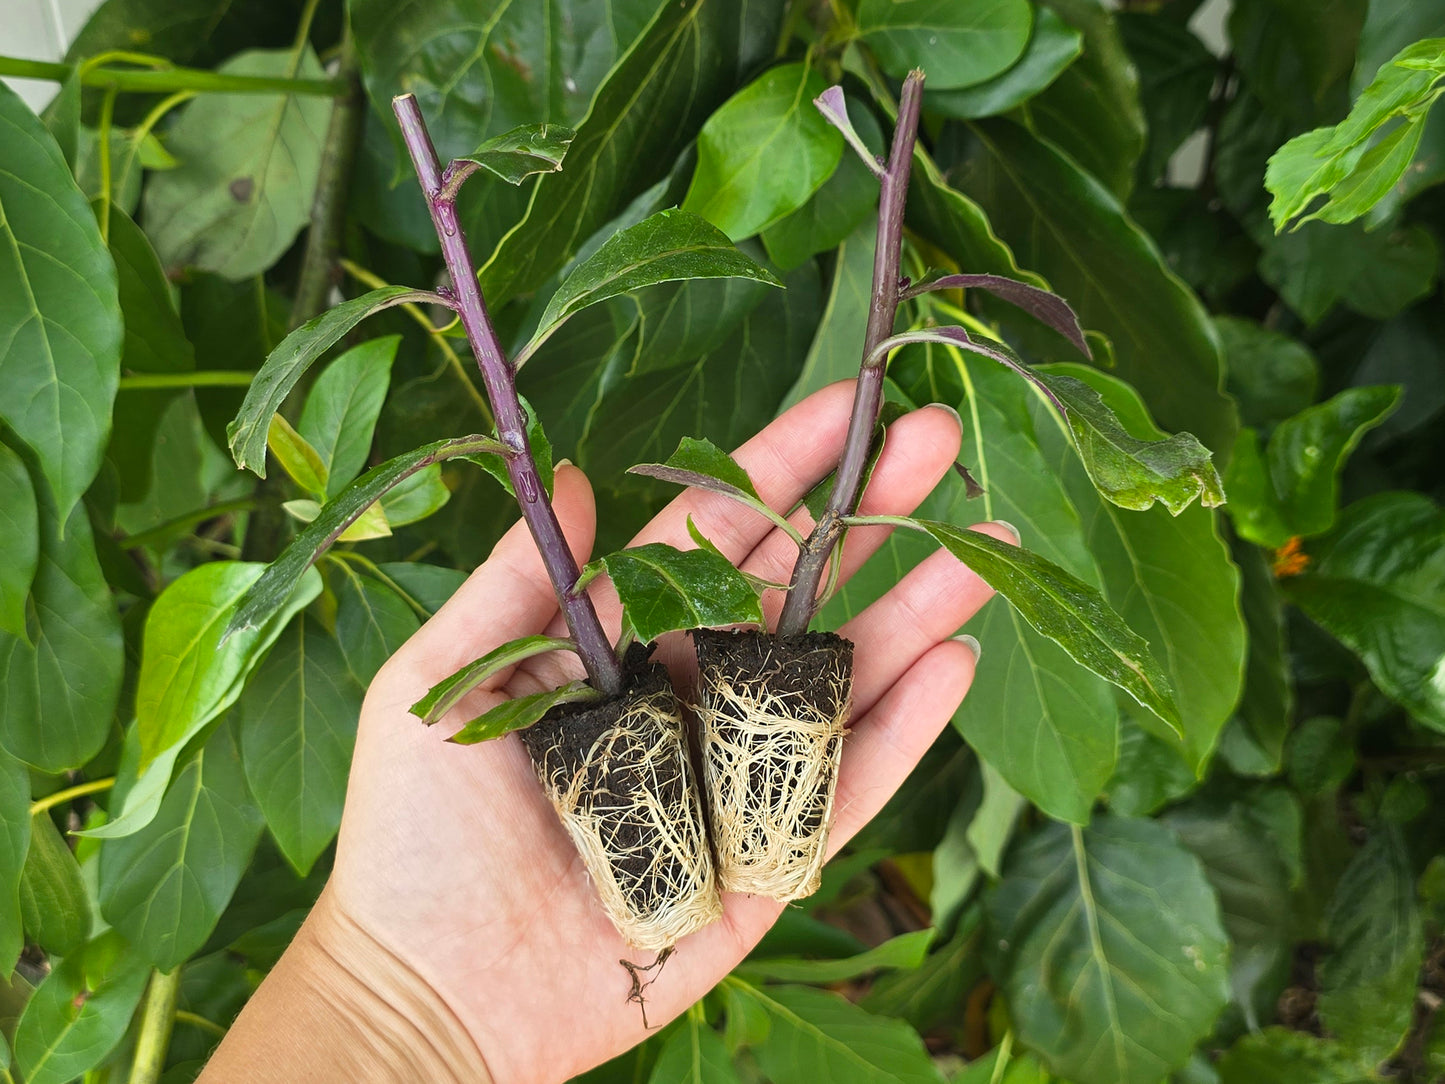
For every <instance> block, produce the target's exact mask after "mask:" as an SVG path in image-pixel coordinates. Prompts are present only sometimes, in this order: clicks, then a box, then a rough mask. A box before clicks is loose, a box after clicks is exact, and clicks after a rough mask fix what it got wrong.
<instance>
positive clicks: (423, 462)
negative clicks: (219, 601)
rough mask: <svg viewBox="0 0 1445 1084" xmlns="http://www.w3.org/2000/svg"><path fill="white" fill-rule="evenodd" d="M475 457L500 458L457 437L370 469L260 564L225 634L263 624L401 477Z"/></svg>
mask: <svg viewBox="0 0 1445 1084" xmlns="http://www.w3.org/2000/svg"><path fill="white" fill-rule="evenodd" d="M481 454H496V455H501V454H504V450H503V448H502V445H501V444H499V443H497V442H496V441H495V440H493V439H492V438H490V437H475V436H474V437H460V438H458V439H456V440H438V441H433V442H432V443H431V444H423V445H422V446H421V447H420V448H416V449H413V450H412V451H410V452H406V453H404V454H402V455H399V456H396V457H395V458H393V459H388V460H387V461H386V462H385V463H382V464H380V465H378V466H375V467H372V468H371V470H369V471H367V472H366V473H365V474H363V475H362V476H361V477H360V478H358V479H357V480H356V481H354V482H352V483H351V484H350V485H349V486H347V487H346V488H345V489H343V490H342V491H341V492H340V493H338V494H337V495H336V496H335V497H334V498H333V499H332V500H330V501H328V502H327V503H326V504H325V505H324V506H323V507H322V509H321V512H320V514H319V515H318V516H317V517H316V518H315V519H314V520H312V521H311V522H310V523H309V524H307V526H306V529H305V530H303V531H302V532H301V533H300V534H298V535H297V536H296V537H295V538H294V539H293V540H292V542H291V544H290V545H289V546H287V547H286V549H285V550H284V551H283V552H282V554H281V556H280V557H278V558H276V560H274V561H272V562H271V563H270V564H269V565H267V566H266V571H265V572H264V573H263V574H262V575H261V577H260V578H259V579H257V580H255V582H254V584H253V585H252V586H251V588H250V590H249V591H247V592H246V595H245V598H244V599H243V600H242V602H241V604H240V605H239V606H238V607H237V608H236V612H235V614H234V615H233V616H232V617H231V620H230V624H228V625H227V626H226V635H227V636H230V635H231V634H232V633H235V632H240V631H241V630H243V629H250V628H255V627H256V626H257V625H260V624H262V623H263V622H265V621H267V620H268V619H269V618H270V617H271V616H272V615H273V614H274V613H276V611H277V610H278V609H279V608H280V607H281V606H282V605H283V604H284V603H285V601H286V599H287V598H289V597H290V596H291V592H292V590H293V589H294V588H295V586H296V584H297V582H298V581H299V580H300V579H301V577H302V576H303V575H304V574H305V573H306V570H307V569H309V568H310V567H311V566H312V565H313V564H314V563H315V562H316V559H317V558H318V557H320V556H321V555H322V554H323V553H325V552H326V550H328V549H329V548H330V547H331V544H332V543H333V542H334V541H336V539H337V538H338V537H339V536H340V535H341V533H342V532H343V531H345V530H346V528H347V527H349V526H351V524H352V523H354V522H356V520H357V519H359V518H360V517H361V515H362V514H363V513H364V512H365V511H366V510H367V509H368V508H370V507H371V505H372V503H373V502H374V501H376V500H377V499H378V498H380V497H381V496H382V494H384V493H386V492H387V491H388V490H390V489H391V488H392V487H393V486H395V485H397V483H399V482H401V481H402V480H403V479H405V478H407V477H409V476H411V475H413V474H415V473H416V472H417V471H419V470H422V469H424V468H425V467H428V466H430V465H431V464H433V463H438V462H441V461H443V460H446V459H455V458H457V457H458V456H473V455H481Z"/></svg>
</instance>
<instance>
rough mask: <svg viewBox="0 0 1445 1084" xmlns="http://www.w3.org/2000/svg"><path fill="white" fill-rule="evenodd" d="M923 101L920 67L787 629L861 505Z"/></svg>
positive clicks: (884, 192)
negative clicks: (830, 463) (854, 363)
mask: <svg viewBox="0 0 1445 1084" xmlns="http://www.w3.org/2000/svg"><path fill="white" fill-rule="evenodd" d="M922 100H923V73H922V72H921V71H916V70H915V71H913V72H911V73H909V76H908V78H907V79H905V80H904V81H903V91H902V93H901V95H900V97H899V101H898V125H897V127H896V128H894V130H893V146H892V148H891V149H890V150H889V153H888V167H887V168H886V169H885V170H884V171H883V177H882V183H881V185H880V193H879V197H878V233H877V239H878V240H877V246H876V248H875V250H874V253H873V300H872V304H871V305H870V307H869V310H868V329H867V332H866V333H865V335H864V338H863V365H862V368H861V369H860V371H859V373H858V385H857V387H856V389H855V390H854V393H853V415H852V417H851V418H850V419H849V421H848V436H847V438H846V439H845V441H844V444H843V455H842V458H841V459H840V460H839V461H838V473H837V476H836V478H835V479H834V482H833V491H832V493H831V494H829V496H828V505H827V507H826V508H825V509H824V510H823V514H822V515H821V516H820V517H819V518H818V522H817V524H816V525H815V526H814V527H813V531H812V533H811V534H810V535H809V536H808V541H807V543H806V544H805V545H804V547H803V552H802V553H800V554H799V555H798V560H797V563H796V564H795V565H794V566H793V578H792V582H791V584H790V585H789V588H788V597H787V600H786V601H785V602H784V603H783V612H782V615H781V616H780V617H779V618H778V629H777V632H778V635H779V636H798V635H801V634H802V633H803V632H806V631H807V628H808V623H809V622H810V621H812V619H813V614H814V612H815V611H816V610H817V606H818V585H819V583H820V582H821V581H822V578H823V570H824V568H825V566H826V565H827V563H828V555H829V554H830V553H832V552H833V547H834V545H835V544H836V543H837V541H838V539H839V538H840V537H841V535H842V533H843V530H844V525H843V523H842V518H843V517H844V516H847V515H851V514H852V513H853V511H854V510H855V509H856V508H857V507H858V499H859V496H860V491H861V489H862V485H863V475H864V473H865V472H866V470H867V468H868V453H869V451H870V449H871V447H872V444H873V430H874V428H875V427H876V426H877V424H878V412H879V411H880V410H881V409H882V406H883V375H884V371H885V368H886V358H885V359H881V360H874V359H873V354H874V352H875V351H876V350H877V349H878V344H879V343H881V342H883V340H885V339H886V338H888V336H889V335H891V334H892V333H893V321H894V317H895V315H896V313H897V311H898V282H899V279H898V265H899V260H900V259H901V256H902V252H903V210H904V206H905V204H906V203H907V202H908V175H909V172H910V170H911V168H912V165H913V145H914V142H915V141H916V139H917V136H918V112H919V108H920V105H921V103H922Z"/></svg>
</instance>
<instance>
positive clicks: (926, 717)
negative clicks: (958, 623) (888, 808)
mask: <svg viewBox="0 0 1445 1084" xmlns="http://www.w3.org/2000/svg"><path fill="white" fill-rule="evenodd" d="M977 662H978V660H977V658H975V656H974V654H973V650H972V649H971V648H969V647H968V646H967V645H966V644H963V643H961V642H959V641H957V640H945V641H944V642H943V643H941V644H937V645H935V646H934V647H933V649H932V650H930V651H928V652H926V653H925V654H924V655H923V656H922V657H921V658H920V659H918V661H917V662H915V663H914V664H913V665H912V666H911V667H910V668H909V669H908V672H907V673H905V674H904V675H903V676H902V677H901V678H899V680H898V681H897V683H896V684H895V685H894V686H893V687H892V688H891V689H889V690H888V691H887V692H886V693H885V694H884V695H883V696H882V697H881V698H880V699H879V701H878V703H877V704H876V705H874V707H873V710H872V711H870V712H868V713H867V714H866V715H864V716H862V717H861V718H860V719H858V720H857V721H856V722H855V723H854V725H853V727H852V729H851V730H850V731H849V732H848V737H847V739H846V740H845V741H844V744H843V761H842V764H841V766H840V769H839V773H838V796H837V799H836V803H837V804H836V806H835V808H836V809H837V816H836V819H835V820H834V822H833V830H832V832H831V833H830V834H829V837H828V855H829V857H832V856H833V855H834V854H836V853H837V851H838V849H839V848H840V847H842V846H843V844H845V843H847V842H848V840H850V839H852V838H853V836H854V835H855V834H856V833H857V832H858V830H859V829H860V828H862V827H863V826H864V825H865V824H867V823H868V822H869V821H870V820H872V819H873V818H874V817H875V816H876V815H877V814H878V811H879V810H880V809H882V808H883V805H884V803H885V802H887V801H888V799H889V798H891V797H893V792H894V791H896V790H897V789H898V788H899V787H900V786H902V785H903V781H904V780H905V779H907V778H908V773H909V772H911V771H912V770H913V769H914V768H915V767H917V766H918V762H919V761H920V760H922V759H923V754H924V753H926V752H927V751H928V747H929V746H930V745H932V744H933V742H934V739H936V738H937V737H938V735H939V733H940V732H941V731H942V730H943V728H944V727H945V726H947V725H948V721H949V719H951V718H952V717H953V713H954V712H955V711H957V710H958V705H959V704H961V703H962V702H963V697H964V694H965V693H967V692H968V687H969V685H971V684H972V683H973V674H974V667H975V665H976V664H977Z"/></svg>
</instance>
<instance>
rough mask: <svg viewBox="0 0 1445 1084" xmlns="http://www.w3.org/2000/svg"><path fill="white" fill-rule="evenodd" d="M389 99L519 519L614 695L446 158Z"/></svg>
mask: <svg viewBox="0 0 1445 1084" xmlns="http://www.w3.org/2000/svg"><path fill="white" fill-rule="evenodd" d="M391 104H392V109H393V110H394V111H395V113H396V118H397V121H398V122H399V123H400V124H401V133H402V139H403V140H404V141H405V143H406V148H407V153H408V154H409V155H410V156H411V161H412V166H413V167H414V168H415V169H416V174H417V179H418V180H420V181H421V188H422V192H423V193H425V195H426V200H427V208H428V210H429V211H430V212H431V219H432V224H433V226H435V227H436V233H437V239H438V240H439V241H440V242H441V248H442V257H443V258H444V259H445V260H446V265H447V271H448V272H449V273H450V275H451V280H452V290H453V293H454V296H455V299H456V309H457V312H458V313H459V314H460V316H461V320H462V327H463V328H465V329H466V332H467V339H468V340H469V341H470V342H471V345H472V353H473V354H474V355H475V356H476V359H477V367H478V368H479V369H480V370H481V373H482V383H483V384H485V385H486V389H487V397H488V399H490V401H491V404H492V413H493V414H494V415H495V417H496V424H497V437H498V439H499V440H500V441H501V442H502V444H503V445H505V446H506V448H507V452H506V457H505V458H506V463H507V474H508V476H509V477H510V478H511V481H512V490H513V492H514V493H516V495H517V503H518V505H520V507H521V510H522V518H523V519H524V520H526V521H527V527H528V528H529V529H530V530H531V532H532V538H533V539H534V540H535V541H536V543H537V550H538V552H539V553H540V554H541V556H542V563H543V564H544V565H545V566H546V568H547V575H548V578H549V579H550V580H551V581H552V589H553V591H555V592H556V595H557V601H558V602H559V603H560V604H561V607H562V614H563V616H564V617H565V618H566V619H567V627H568V629H570V630H571V632H572V639H573V640H575V641H576V643H577V653H578V655H579V656H581V659H582V665H583V666H584V667H586V669H587V676H588V679H589V680H590V681H591V684H592V687H593V688H594V689H596V690H597V691H598V692H601V693H603V694H604V695H606V696H616V695H617V694H618V693H620V692H621V691H622V687H623V672H622V665H621V663H620V662H619V661H618V658H617V655H616V654H615V653H614V652H613V650H612V644H611V642H610V641H609V640H608V637H607V634H606V633H605V632H604V631H603V630H602V622H601V621H600V620H599V619H598V617H597V611H596V610H595V609H594V608H593V606H592V601H591V599H589V598H588V597H587V595H586V593H585V592H583V591H580V590H578V588H577V578H578V575H579V572H578V568H577V562H576V560H575V559H574V558H573V557H572V550H571V548H570V547H569V546H568V545H567V539H566V537H565V536H564V535H563V534H562V526H561V524H560V523H558V522H557V513H556V512H555V511H554V510H553V508H552V502H551V501H550V500H549V499H548V497H547V491H546V489H545V488H544V487H543V485H542V480H541V478H540V476H539V475H538V473H537V464H536V461H535V460H534V459H533V458H532V448H531V445H530V443H529V442H528V439H527V431H528V424H527V415H526V412H525V411H524V410H523V409H522V403H521V400H520V399H519V398H518V396H517V381H516V372H515V371H514V370H513V368H512V366H511V364H510V363H509V362H508V361H507V356H506V354H505V353H504V352H503V350H502V344H501V342H500V341H499V340H498V339H497V333H496V330H495V329H494V328H493V327H492V321H491V318H490V317H489V316H488V315H487V304H486V301H485V300H484V299H483V297H482V291H481V287H480V286H479V285H478V283H477V273H476V266H475V265H474V264H473V263H472V258H471V254H470V253H469V252H468V251H467V238H466V234H465V233H464V232H463V231H462V227H461V223H460V222H459V221H458V219H457V207H456V201H455V199H454V198H448V197H447V196H446V195H445V193H444V191H443V188H444V182H443V180H442V168H441V163H440V162H439V161H438V159H437V153H436V148H435V147H434V146H433V145H432V141H431V135H430V133H429V132H428V131H427V127H426V121H425V119H423V117H422V115H421V108H420V107H419V106H418V105H417V103H416V98H415V96H414V95H411V94H404V95H401V96H400V97H397V98H394V99H392V103H391Z"/></svg>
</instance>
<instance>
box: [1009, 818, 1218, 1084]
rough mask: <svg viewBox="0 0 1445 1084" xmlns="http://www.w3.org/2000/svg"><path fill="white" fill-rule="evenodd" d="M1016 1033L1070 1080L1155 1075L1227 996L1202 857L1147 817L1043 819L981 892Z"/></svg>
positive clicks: (1181, 1055)
mask: <svg viewBox="0 0 1445 1084" xmlns="http://www.w3.org/2000/svg"><path fill="white" fill-rule="evenodd" d="M987 907H988V914H989V921H990V923H991V926H992V929H993V932H994V934H995V936H996V937H997V938H998V939H999V941H1000V949H999V955H1000V959H999V965H1000V970H999V971H998V972H996V973H997V974H999V975H1000V978H1001V985H1002V986H1003V989H1004V992H1005V994H1006V995H1007V997H1008V1002H1009V1009H1010V1014H1011V1016H1012V1019H1013V1022H1014V1026H1015V1027H1016V1028H1017V1029H1018V1034H1019V1037H1020V1038H1021V1039H1022V1040H1023V1041H1024V1042H1025V1043H1026V1044H1027V1045H1028V1046H1029V1048H1030V1049H1031V1050H1033V1051H1034V1052H1036V1053H1037V1054H1038V1055H1039V1056H1040V1057H1041V1058H1043V1060H1044V1061H1045V1063H1046V1064H1047V1065H1048V1066H1049V1068H1050V1069H1051V1070H1053V1071H1054V1072H1056V1073H1059V1074H1061V1075H1064V1076H1067V1077H1068V1078H1069V1079H1070V1080H1074V1081H1078V1082H1079V1084H1155V1082H1157V1081H1158V1080H1159V1079H1160V1078H1161V1077H1163V1076H1164V1075H1165V1074H1167V1073H1169V1072H1170V1071H1171V1070H1173V1069H1176V1068H1178V1067H1180V1066H1181V1065H1183V1064H1184V1062H1185V1061H1186V1060H1187V1059H1188V1057H1189V1053H1190V1051H1191V1050H1192V1049H1193V1048H1194V1044H1195V1043H1197V1042H1198V1041H1199V1040H1201V1039H1202V1038H1204V1036H1205V1035H1206V1034H1208V1032H1209V1029H1210V1027H1211V1026H1212V1025H1213V1023H1214V1018H1215V1016H1217V1015H1218V1013H1219V1011H1220V1010H1221V1009H1222V1008H1223V1007H1224V1004H1225V1002H1226V1001H1227V1000H1228V997H1229V981H1228V970H1227V967H1226V960H1227V951H1228V941H1227V940H1226V938H1225V933H1224V930H1223V928H1222V927H1221V925H1220V918H1219V905H1218V903H1217V902H1216V900H1215V897H1214V891H1213V889H1212V888H1211V887H1210V885H1209V883H1208V882H1207V881H1206V880H1205V878H1204V873H1203V871H1202V870H1201V869H1200V866H1199V862H1198V860H1197V859H1195V857H1194V856H1193V855H1192V854H1190V853H1189V852H1188V851H1187V850H1185V849H1184V848H1183V847H1182V846H1180V844H1179V842H1178V840H1177V839H1176V838H1175V837H1174V835H1173V834H1172V833H1171V832H1169V831H1168V830H1167V829H1165V828H1163V827H1161V826H1160V825H1158V824H1155V823H1153V822H1151V821H1142V820H1126V819H1124V818H1120V817H1110V816H1102V817H1095V818H1094V820H1093V822H1092V824H1091V825H1090V826H1089V827H1088V828H1084V829H1080V828H1066V827H1064V826H1062V825H1049V826H1047V827H1045V828H1044V829H1043V830H1041V831H1039V832H1037V833H1035V834H1034V835H1033V836H1032V837H1030V838H1029V839H1028V840H1027V841H1025V842H1024V843H1023V844H1022V845H1021V846H1020V847H1018V848H1017V849H1016V850H1015V851H1014V853H1013V855H1012V856H1011V857H1010V860H1009V863H1008V866H1007V868H1006V870H1005V874H1004V878H1003V880H1002V881H1001V882H1000V883H999V885H998V887H997V888H996V889H995V890H994V891H993V892H992V893H991V894H990V895H989V897H988V900H987Z"/></svg>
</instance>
